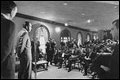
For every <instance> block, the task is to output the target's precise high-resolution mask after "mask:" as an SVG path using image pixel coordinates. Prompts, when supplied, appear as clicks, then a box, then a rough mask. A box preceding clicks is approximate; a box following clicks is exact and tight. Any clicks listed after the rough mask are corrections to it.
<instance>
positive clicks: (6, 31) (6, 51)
mask: <svg viewBox="0 0 120 80" xmlns="http://www.w3.org/2000/svg"><path fill="white" fill-rule="evenodd" d="M2 30H3V31H2V38H3V39H2V43H1V44H2V55H1V62H4V60H5V59H6V58H7V57H8V56H9V55H13V53H14V52H13V51H14V45H15V34H16V28H15V24H14V23H13V22H10V23H7V24H6V25H5V27H4V28H2Z"/></svg>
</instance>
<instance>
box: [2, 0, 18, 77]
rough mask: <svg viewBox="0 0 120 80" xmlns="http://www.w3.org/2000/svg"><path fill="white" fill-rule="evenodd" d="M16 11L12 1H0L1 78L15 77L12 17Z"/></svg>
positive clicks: (13, 25)
mask: <svg viewBox="0 0 120 80" xmlns="http://www.w3.org/2000/svg"><path fill="white" fill-rule="evenodd" d="M16 13H17V5H16V4H15V3H14V2H13V1H1V79H14V78H15V54H14V47H15V45H14V44H15V43H14V41H15V34H16V33H15V31H16V30H15V29H16V28H15V24H14V23H13V22H12V19H13V18H14V17H15V15H16Z"/></svg>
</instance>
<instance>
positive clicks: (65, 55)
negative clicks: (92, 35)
mask: <svg viewBox="0 0 120 80" xmlns="http://www.w3.org/2000/svg"><path fill="white" fill-rule="evenodd" d="M16 13H17V5H16V4H15V3H14V2H13V1H2V5H1V79H14V78H15V53H16V54H17V55H18V57H19V60H20V68H19V71H18V78H19V79H31V75H32V62H34V61H39V58H45V59H46V60H47V62H48V65H49V63H50V65H53V63H54V64H55V65H56V66H57V67H58V69H60V68H62V67H63V64H64V65H65V67H66V68H68V72H70V71H71V70H72V64H73V63H75V62H76V61H79V64H80V65H81V66H82V67H80V69H81V70H82V68H83V70H84V75H87V74H88V73H90V74H91V75H92V76H93V78H94V77H95V76H96V75H97V76H98V78H100V79H102V78H105V79H119V40H111V39H106V40H92V41H85V42H84V43H83V44H80V45H78V44H77V41H76V40H75V39H72V40H70V41H68V42H66V43H65V42H61V43H60V47H57V46H56V42H55V40H53V39H49V41H48V42H47V43H46V55H44V54H43V53H42V50H40V49H39V46H40V42H39V41H38V42H37V43H34V41H32V42H31V40H30V36H29V32H30V31H31V30H32V24H31V23H30V22H28V21H26V22H25V23H24V25H23V28H22V30H20V32H19V33H18V36H17V38H16V36H15V35H16V29H15V25H14V23H13V22H12V19H13V18H14V17H15V15H16ZM116 24H117V25H116ZM115 28H117V29H119V20H118V22H115ZM16 39H17V40H16ZM15 41H16V42H15ZM34 53H36V54H37V55H36V54H34ZM36 58H37V59H36Z"/></svg>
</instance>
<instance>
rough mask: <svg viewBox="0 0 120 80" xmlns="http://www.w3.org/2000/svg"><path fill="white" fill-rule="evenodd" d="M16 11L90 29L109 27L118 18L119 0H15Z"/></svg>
mask: <svg viewBox="0 0 120 80" xmlns="http://www.w3.org/2000/svg"><path fill="white" fill-rule="evenodd" d="M15 3H16V4H17V5H18V12H19V13H22V14H27V15H31V16H35V17H39V18H43V19H47V20H52V21H56V22H60V23H68V24H69V25H72V26H76V27H80V28H84V29H90V30H93V31H97V30H101V29H110V28H111V27H112V25H111V23H112V21H113V20H115V19H118V18H119V1H15Z"/></svg>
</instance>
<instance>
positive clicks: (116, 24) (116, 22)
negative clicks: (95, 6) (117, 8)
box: [112, 19, 119, 29]
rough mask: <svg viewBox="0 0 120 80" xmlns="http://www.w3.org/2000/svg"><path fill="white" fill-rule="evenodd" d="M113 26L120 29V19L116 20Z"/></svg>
mask: <svg viewBox="0 0 120 80" xmlns="http://www.w3.org/2000/svg"><path fill="white" fill-rule="evenodd" d="M112 24H115V26H116V28H117V29H119V19H117V20H114V21H113V22H112Z"/></svg>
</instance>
